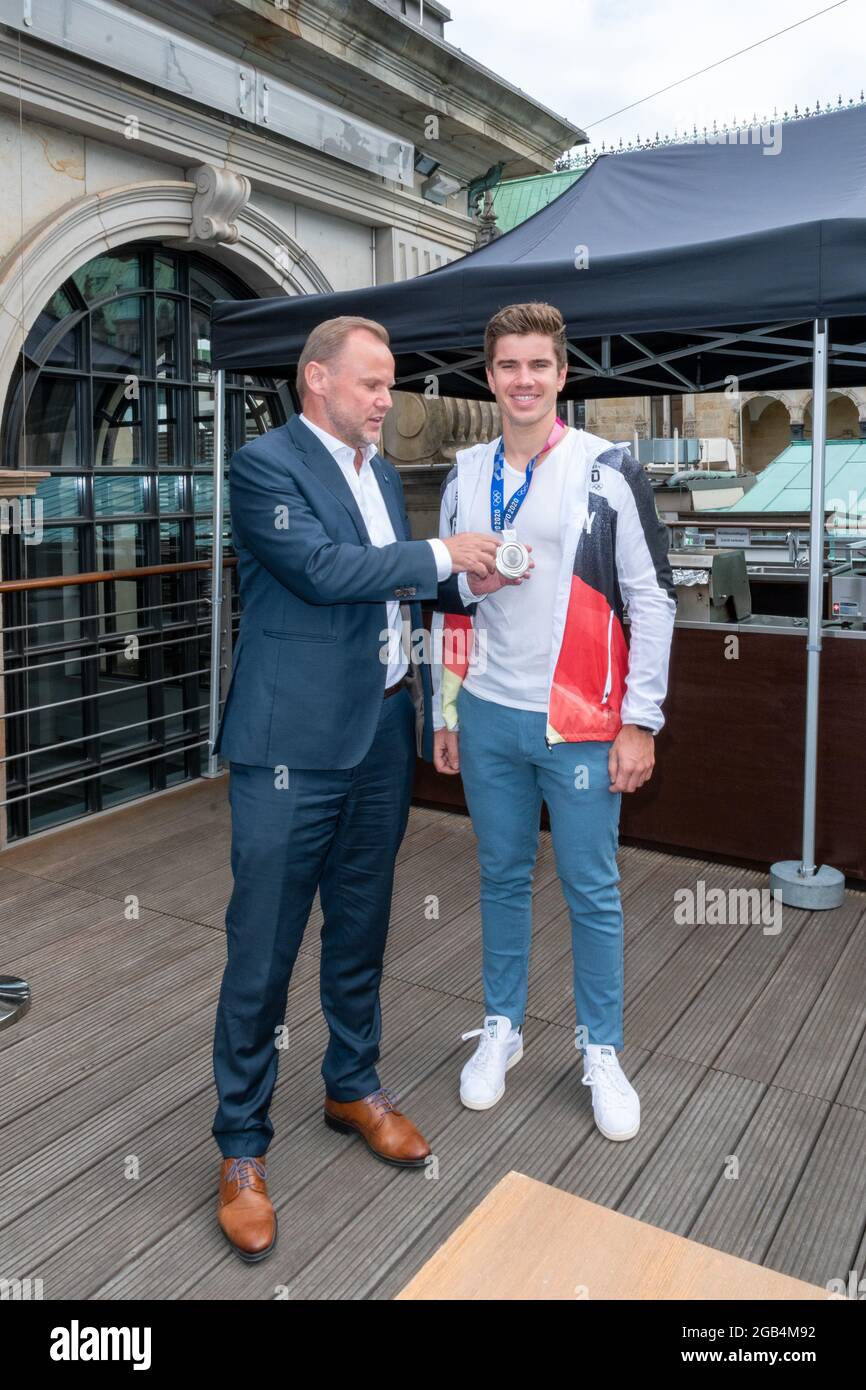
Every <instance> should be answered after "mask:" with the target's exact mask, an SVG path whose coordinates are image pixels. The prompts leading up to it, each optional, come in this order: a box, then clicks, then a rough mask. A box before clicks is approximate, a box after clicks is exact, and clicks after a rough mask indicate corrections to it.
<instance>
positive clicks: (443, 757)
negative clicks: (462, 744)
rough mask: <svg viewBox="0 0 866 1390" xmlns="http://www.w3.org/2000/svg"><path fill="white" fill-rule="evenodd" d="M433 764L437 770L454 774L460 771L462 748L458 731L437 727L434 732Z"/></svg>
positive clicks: (450, 774)
mask: <svg viewBox="0 0 866 1390" xmlns="http://www.w3.org/2000/svg"><path fill="white" fill-rule="evenodd" d="M433 766H434V767H435V769H436V771H437V772H444V773H447V774H448V775H449V776H453V775H454V773H455V772H459V771H460V750H459V747H458V734H457V731H456V730H454V731H452V730H451V729H436V730H434V733H433Z"/></svg>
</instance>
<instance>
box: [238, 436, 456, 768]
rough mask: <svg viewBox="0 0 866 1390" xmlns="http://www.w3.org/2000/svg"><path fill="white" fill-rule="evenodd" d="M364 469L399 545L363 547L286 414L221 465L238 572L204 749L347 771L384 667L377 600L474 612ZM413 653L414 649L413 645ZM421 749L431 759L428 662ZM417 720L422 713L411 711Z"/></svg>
mask: <svg viewBox="0 0 866 1390" xmlns="http://www.w3.org/2000/svg"><path fill="white" fill-rule="evenodd" d="M371 466H372V468H373V472H374V473H375V475H376V479H377V481H378V483H379V486H380V488H381V491H382V495H383V497H384V499H385V503H386V506H387V508H388V515H389V516H390V518H391V524H392V525H393V527H394V535H395V536H396V538H397V543H396V544H394V545H387V546H381V547H379V546H374V545H373V543H372V542H371V540H370V537H369V534H368V532H367V528H366V526H365V525H364V520H363V517H362V516H361V512H360V510H359V508H358V506H357V503H356V502H355V498H354V495H353V493H352V489H351V488H350V487H349V484H348V483H347V482H346V479H345V478H344V477H343V474H342V473H341V471H340V468H339V465H338V464H337V462H336V460H335V459H334V458H333V457H332V456H331V454H330V453H329V452H328V450H327V449H326V448H325V446H324V444H323V443H322V442H321V440H320V439H319V438H318V437H317V436H316V435H315V434H313V431H312V430H310V429H308V428H307V426H306V425H305V424H304V423H303V422H302V421H301V420H300V419H299V418H298V417H297V416H293V417H292V418H291V419H290V420H289V421H288V423H287V424H285V425H280V426H278V427H277V428H276V429H273V430H269V431H268V432H267V433H266V434H264V435H262V436H261V437H260V438H259V439H256V440H254V441H253V442H252V443H250V444H245V445H244V446H243V447H242V448H241V449H239V450H238V452H237V453H236V454H235V455H234V457H233V458H232V460H231V464H230V470H229V487H230V505H231V519H232V539H233V542H234V547H235V552H236V554H237V559H238V572H239V576H240V599H241V606H242V612H241V621H240V633H239V636H238V642H237V646H236V648H235V653H234V660H233V664H232V676H231V684H230V686H229V690H228V693H227V696H226V701H225V707H224V710H223V716H222V719H221V721H220V727H219V731H218V734H217V739H216V743H215V745H214V751H215V752H216V753H219V754H221V755H222V756H223V757H224V758H228V759H229V760H231V761H233V762H239V763H250V764H253V765H256V766H259V767H276V766H279V765H284V766H286V767H289V768H292V767H294V768H347V767H355V766H357V764H358V763H359V762H361V760H362V759H363V758H364V756H365V754H366V753H367V751H368V749H369V748H370V745H371V743H372V741H373V736H374V734H375V731H376V725H377V722H378V719H379V714H380V712H381V708H382V694H383V691H384V689H385V678H386V674H387V665H386V663H385V662H383V661H382V660H381V658H380V652H381V651H382V649H383V647H384V646H385V644H384V643H383V640H382V637H381V633H382V631H383V630H384V629H385V628H386V627H387V617H386V607H385V604H386V601H387V600H389V599H396V600H397V601H398V602H408V604H409V607H410V613H411V624H412V629H413V631H419V630H420V629H421V626H422V617H421V604H420V600H421V599H426V600H429V601H430V603H431V605H432V606H433V607H434V608H439V609H441V610H442V611H444V612H453V613H463V614H466V613H471V612H472V611H473V610H472V609H471V608H466V607H464V605H463V602H462V600H461V598H460V595H459V593H458V589H457V576H456V575H452V576H451V578H450V579H448V580H446V581H445V582H444V583H442V584H439V583H438V582H437V571H436V559H435V556H434V554H433V549H432V547H431V546H430V545H429V544H428V543H427V541H413V540H411V539H410V536H411V532H410V529H409V519H408V517H407V516H406V506H405V502H404V498H403V482H402V479H401V478H400V474H399V473H398V471H397V469H396V468H395V467H394V466H393V464H390V463H387V462H386V461H385V460H384V459H383V458H381V457H380V456H379V455H378V454H376V455H375V456H374V457H373V459H372V460H371ZM413 647H414V648H415V649H416V651H417V645H416V643H414V642H413ZM418 667H419V669H420V675H421V680H422V682H423V734H422V746H421V751H422V754H423V756H424V757H425V758H427V759H428V760H429V759H432V756H433V726H432V716H431V696H432V687H431V680H430V668H429V664H428V663H427V662H426V661H425V662H422V663H419V664H418ZM418 713H419V722H420V714H421V704H420V700H419V705H418Z"/></svg>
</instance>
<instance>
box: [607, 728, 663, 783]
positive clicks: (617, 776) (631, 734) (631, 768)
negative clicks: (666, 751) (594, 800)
mask: <svg viewBox="0 0 866 1390" xmlns="http://www.w3.org/2000/svg"><path fill="white" fill-rule="evenodd" d="M654 766H655V740H654V738H653V736H652V734H649V733H647V732H646V730H645V729H639V728H638V726H637V725H636V724H623V726H622V728H621V729H620V731H619V733H618V734H617V736H616V738H615V739H614V741H613V746H612V747H611V750H610V753H609V754H608V759H607V771H608V775H609V777H610V782H611V784H610V786H609V787H608V791H610V792H636V791H637V789H638V787H642V786H643V784H644V782H648V781H649V779H650V777H651V776H652V771H653V768H654Z"/></svg>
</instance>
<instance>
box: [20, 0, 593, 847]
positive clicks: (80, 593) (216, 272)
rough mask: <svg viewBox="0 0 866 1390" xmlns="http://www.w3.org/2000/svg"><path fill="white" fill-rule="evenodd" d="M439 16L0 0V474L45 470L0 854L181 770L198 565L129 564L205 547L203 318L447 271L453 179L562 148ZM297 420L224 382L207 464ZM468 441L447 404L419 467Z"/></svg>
mask: <svg viewBox="0 0 866 1390" xmlns="http://www.w3.org/2000/svg"><path fill="white" fill-rule="evenodd" d="M448 18H449V14H448V10H447V9H446V8H445V7H444V6H443V5H442V4H440V3H438V0H426V3H425V4H424V6H423V15H422V9H421V7H420V6H419V5H418V4H417V3H414V0H407V2H406V3H403V0H342V2H341V3H340V4H339V5H335V4H333V3H331V0H274V2H273V3H271V0H125V3H119V0H64V3H63V4H59V3H57V0H0V186H2V189H3V195H4V196H3V199H2V201H0V420H2V431H0V469H7V470H10V471H12V470H21V469H23V468H25V467H26V468H29V469H31V470H37V471H38V473H39V474H40V475H44V476H40V477H39V478H38V481H37V486H36V502H37V503H38V505H39V507H40V508H41V518H42V530H41V533H40V537H39V543H38V544H29V543H28V542H29V539H30V538H29V537H26V536H24V535H23V534H20V533H18V532H16V531H15V530H14V529H10V528H9V527H5V526H4V528H3V532H4V534H3V535H2V546H0V554H2V579H3V580H4V581H7V582H10V581H12V582H17V581H19V580H25V581H28V583H31V582H35V584H36V587H34V588H30V589H28V590H27V591H26V592H25V591H24V590H16V591H14V592H13V591H9V592H6V593H3V594H2V597H0V602H2V620H3V626H4V629H5V632H6V667H5V674H3V675H2V676H0V696H5V702H6V703H5V710H6V718H5V720H4V719H2V718H0V803H2V805H3V807H4V808H5V809H4V815H5V819H6V825H5V829H6V831H7V833H8V835H9V838H11V839H15V838H20V837H21V836H23V835H28V834H31V833H33V832H34V831H38V830H41V829H43V828H49V827H51V826H53V825H56V824H58V823H60V822H62V821H64V820H68V819H74V818H76V817H78V816H81V815H85V814H88V813H91V812H98V811H101V810H104V809H107V808H109V807H110V806H112V805H114V804H116V803H117V802H121V801H125V800H128V799H129V798H130V797H133V796H136V795H143V794H147V793H148V792H152V791H158V790H162V789H164V788H166V787H169V786H171V785H173V784H174V783H176V782H178V781H183V780H186V779H187V778H189V777H193V776H197V775H199V773H200V771H201V759H202V756H203V755H202V751H201V750H202V747H203V745H205V744H206V742H207V740H206V734H207V715H206V714H202V709H203V708H206V702H207V680H208V671H207V668H208V664H209V653H208V649H207V641H206V633H207V625H208V613H207V608H206V603H207V595H208V584H209V575H208V572H207V568H206V566H204V567H203V568H202V569H201V570H198V571H196V572H194V573H190V572H179V573H170V574H153V573H148V574H146V575H142V576H141V577H138V576H137V574H136V571H138V570H148V571H152V570H153V569H154V567H158V566H173V565H176V564H186V563H188V562H195V561H207V560H208V557H209V556H210V554H211V551H212V545H213V531H212V506H213V492H212V471H213V373H212V369H211V364H210V328H209V324H210V307H211V305H212V303H213V301H214V300H215V299H219V298H241V299H244V298H251V297H257V296H272V295H284V294H289V295H295V294H315V293H319V292H322V291H329V290H351V289H354V288H360V287H365V286H369V285H373V284H377V283H383V282H388V281H392V280H399V279H403V278H407V277H409V276H412V275H416V274H419V273H421V272H423V271H425V270H429V269H431V268H433V267H435V266H437V265H441V264H443V263H445V262H448V261H451V260H454V259H456V258H458V257H460V256H462V255H464V254H465V253H466V252H467V251H469V250H471V249H472V247H473V246H474V244H475V240H476V235H477V231H478V223H477V220H476V218H475V217H474V216H473V215H472V214H471V209H470V205H469V198H468V191H469V188H470V186H471V185H472V184H473V182H476V181H478V180H482V181H483V180H484V178H485V176H486V175H489V173H490V171H491V169H495V168H496V167H497V166H500V165H501V166H502V168H503V171H504V172H505V173H506V174H507V175H514V176H517V175H527V174H533V173H539V172H546V171H549V170H550V169H551V168H552V167H553V164H554V162H555V160H556V159H557V157H558V156H559V155H560V154H561V152H562V150H563V149H564V148H567V147H568V146H569V145H571V144H573V143H574V142H575V140H580V139H582V138H583V136H582V132H580V131H579V130H577V129H576V128H575V127H574V126H573V125H572V124H570V123H569V122H567V121H565V120H563V119H562V118H560V117H559V116H557V115H556V114H555V113H553V112H551V111H550V110H548V109H547V108H546V107H545V106H543V105H542V104H540V103H539V102H537V101H535V100H533V99H532V98H531V97H529V96H527V95H526V93H524V92H522V91H520V90H519V89H517V88H516V87H514V86H512V85H511V84H509V83H508V82H505V81H504V80H503V79H502V78H500V77H499V76H497V74H495V73H493V72H491V71H490V70H489V69H487V68H485V67H484V66H483V64H481V63H479V62H476V61H475V60H474V59H473V58H471V57H469V56H468V55H466V54H464V53H462V52H461V51H460V50H459V49H456V48H454V47H453V46H452V45H450V44H449V43H448V42H447V39H446V37H445V34H446V28H447V23H448ZM294 404H295V403H294V402H293V400H292V398H291V393H290V391H289V389H288V386H287V384H286V383H285V382H282V381H279V380H276V379H273V378H271V377H269V376H267V375H262V376H247V377H244V376H241V375H239V374H230V375H229V378H228V384H227V412H226V445H227V456H228V454H230V453H231V452H232V451H233V450H234V449H235V448H237V447H238V446H239V445H240V444H241V443H243V442H244V440H245V439H249V438H252V437H254V436H255V435H257V434H259V433H261V432H262V431H263V430H265V429H267V428H270V427H272V426H273V425H275V424H279V423H280V422H281V421H282V420H284V419H285V418H286V417H287V415H288V413H290V412H291V410H292V409H293V408H294ZM408 409H409V410H410V411H411V406H410V407H408ZM411 418H412V420H414V417H411ZM416 424H417V421H415V423H413V424H412V426H411V428H412V430H413V431H414V434H407V442H406V443H405V444H403V445H401V446H400V449H401V450H402V453H403V454H405V455H406V456H407V457H408V458H409V459H410V461H411V459H412V458H414V457H422V456H423V454H422V453H419V452H418V450H419V448H420V447H422V446H423V447H426V443H427V441H426V440H421V441H419V439H418V430H417V428H416ZM477 425H478V422H477V421H476V420H475V418H474V416H473V415H472V412H471V411H470V412H466V411H461V409H460V407H459V406H457V407H455V410H454V412H452V416H449V420H448V423H447V427H445V429H444V435H443V438H446V447H451V445H452V444H456V442H457V441H458V440H459V439H460V431H461V430H467V429H468V430H470V431H471V430H474V429H475V428H476V427H477ZM449 441H450V443H449ZM413 450H414V451H415V452H414V453H413ZM396 452H397V453H398V454H399V453H400V450H397V451H396ZM223 532H224V535H225V537H226V539H227V540H230V518H229V511H228V499H226V510H225V513H224V522H223ZM103 574H105V575H113V576H115V577H113V578H110V579H106V580H99V581H98V582H96V583H91V582H87V583H85V582H81V583H75V582H66V581H74V580H75V579H76V578H77V576H79V575H82V576H83V575H103ZM49 581H51V582H49ZM58 581H60V582H58ZM202 634H204V636H203V635H202ZM133 637H134V638H135V639H136V645H135V646H134V648H133V646H131V645H129V644H128V643H127V639H131V638H133ZM126 647H128V649H124V648H126ZM2 712H3V711H2V708H0V714H2ZM4 736H5V740H6V741H5V743H3V742H2V739H3V737H4ZM4 777H5V783H4V781H3V778H4ZM0 843H2V834H0Z"/></svg>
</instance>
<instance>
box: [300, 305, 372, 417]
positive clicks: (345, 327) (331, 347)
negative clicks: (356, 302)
mask: <svg viewBox="0 0 866 1390" xmlns="http://www.w3.org/2000/svg"><path fill="white" fill-rule="evenodd" d="M356 328H366V330H367V332H368V333H373V334H374V335H375V336H376V337H377V338H378V339H379V340H380V341H381V342H383V343H384V344H385V346H386V347H390V345H391V339H390V338H389V337H388V330H387V328H385V326H384V325H383V324H381V323H377V322H376V320H375V319H362V318H356V317H355V316H354V315H353V314H341V315H340V317H339V318H336V319H324V320H323V322H322V323H317V324H316V326H315V328H314V329H313V331H312V333H311V334H310V336H309V337H308V339H307V341H306V342H305V343H304V346H303V348H302V350H301V355H300V357H299V358H298V375H297V388H298V395H299V396H300V398H301V402H302V403H303V400H304V396H305V395H306V393H307V390H308V387H307V381H306V375H305V373H306V367H307V363H308V362H331V361H333V359H334V358H335V357H337V356H338V355H339V353H340V351H341V350H342V347H343V345H344V343H345V341H346V339H347V338H348V336H349V334H350V333H354V331H355V329H356Z"/></svg>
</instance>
